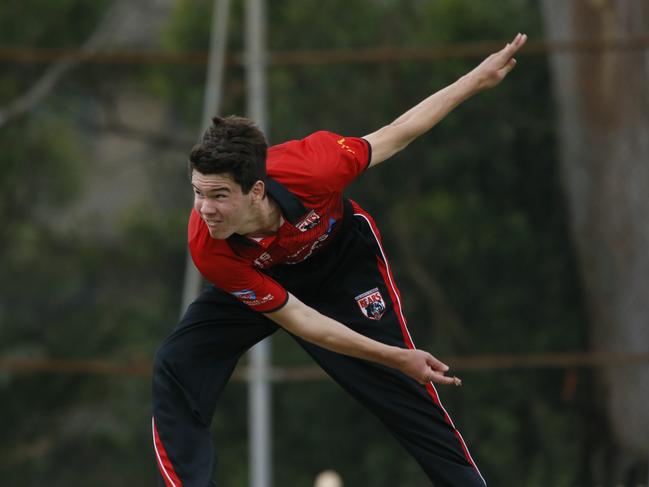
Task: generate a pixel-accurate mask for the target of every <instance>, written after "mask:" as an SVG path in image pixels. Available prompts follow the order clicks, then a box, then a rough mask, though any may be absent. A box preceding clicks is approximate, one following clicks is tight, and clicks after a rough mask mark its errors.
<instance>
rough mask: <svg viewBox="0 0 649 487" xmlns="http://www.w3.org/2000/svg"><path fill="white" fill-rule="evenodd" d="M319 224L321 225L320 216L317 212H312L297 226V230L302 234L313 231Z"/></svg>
mask: <svg viewBox="0 0 649 487" xmlns="http://www.w3.org/2000/svg"><path fill="white" fill-rule="evenodd" d="M318 223H320V215H318V214H317V213H316V212H315V210H311V211H310V212H309V214H308V215H307V216H305V217H304V219H303V220H302V221H301V222H299V223H298V224H297V225H295V228H297V229H298V230H299V231H300V232H306V231H307V230H311V229H312V228H313V227H315V226H316V225H317V224H318Z"/></svg>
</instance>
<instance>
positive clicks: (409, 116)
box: [368, 73, 479, 163]
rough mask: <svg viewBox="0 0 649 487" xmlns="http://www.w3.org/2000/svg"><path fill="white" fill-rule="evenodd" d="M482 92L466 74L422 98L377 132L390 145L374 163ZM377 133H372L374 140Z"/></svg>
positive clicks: (399, 148)
mask: <svg viewBox="0 0 649 487" xmlns="http://www.w3.org/2000/svg"><path fill="white" fill-rule="evenodd" d="M478 91H479V86H478V83H477V82H476V81H475V80H474V79H473V78H472V77H471V74H470V73H469V74H467V75H464V76H462V77H461V78H460V79H458V80H457V81H455V82H454V83H452V84H450V85H448V86H447V87H446V88H443V89H441V90H439V91H437V92H436V93H433V94H432V95H430V96H429V97H428V98H426V99H425V100H423V101H421V102H420V103H418V104H417V105H415V106H414V107H412V108H411V109H410V110H408V111H407V112H405V113H404V114H403V115H401V116H400V117H398V118H397V119H396V120H394V121H393V122H392V123H390V124H389V125H386V126H385V127H383V128H381V129H379V130H378V131H377V132H375V134H377V135H378V136H383V137H385V139H386V142H387V144H385V147H386V149H388V150H387V152H386V153H385V154H375V157H374V158H373V159H374V161H373V162H374V163H376V162H377V161H378V160H379V159H381V160H383V159H387V158H389V157H391V156H392V155H394V154H395V153H396V152H399V151H400V150H402V149H404V148H405V147H406V146H407V145H408V144H410V142H412V141H413V140H415V139H416V138H417V137H419V136H420V135H422V134H424V133H426V132H428V131H429V130H430V129H431V128H433V127H434V126H435V125H436V124H437V123H438V122H440V121H441V120H442V119H443V118H444V117H446V115H448V114H449V113H450V112H451V111H452V110H453V109H455V108H456V107H457V106H458V105H460V104H461V103H462V102H464V101H465V100H466V99H468V98H470V97H471V96H473V95H474V94H476V93H477V92H478ZM373 135H374V134H371V135H370V136H368V137H369V138H370V139H371V138H372V136H373Z"/></svg>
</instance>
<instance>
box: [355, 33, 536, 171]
mask: <svg viewBox="0 0 649 487" xmlns="http://www.w3.org/2000/svg"><path fill="white" fill-rule="evenodd" d="M526 40H527V36H525V35H522V34H518V35H517V36H516V37H515V38H514V40H513V41H512V43H510V44H507V45H506V46H505V47H504V48H503V49H502V50H500V51H498V52H497V53H494V54H492V55H491V56H489V57H488V58H487V59H485V60H484V61H483V62H482V63H481V64H480V65H479V66H477V67H476V68H475V69H473V70H472V71H470V72H469V73H467V74H466V75H464V76H462V77H461V78H460V79H458V80H457V81H456V82H455V83H452V84H451V85H449V86H447V87H446V88H443V89H441V90H439V91H437V92H436V93H434V94H432V95H430V96H429V97H428V98H426V99H425V100H423V101H421V102H420V103H418V104H417V105H415V106H414V107H413V108H411V109H410V110H408V111H407V112H405V113H404V114H403V115H401V116H400V117H398V118H397V119H396V120H394V121H393V122H392V123H390V124H388V125H386V126H385V127H382V128H380V129H379V130H377V131H376V132H373V133H371V134H369V135H366V136H365V137H364V138H365V139H366V140H367V141H368V142H369V143H370V145H371V146H372V160H371V161H370V166H375V165H376V164H378V163H380V162H382V161H384V160H386V159H388V158H390V157H392V156H393V155H394V154H396V153H397V152H399V151H401V150H403V149H404V148H405V147H406V146H407V145H408V144H410V142H412V141H413V140H415V139H416V138H417V137H419V136H420V135H422V134H424V133H425V132H427V131H429V130H430V129H431V128H433V127H434V126H435V125H436V124H437V123H438V122H440V121H441V120H442V119H443V118H444V117H446V115H448V114H449V113H450V112H451V111H452V110H453V109H454V108H455V107H457V106H458V105H459V104H460V103H462V102H463V101H465V100H466V99H467V98H470V97H471V96H472V95H474V94H476V93H478V92H479V91H482V90H483V89H487V88H492V87H494V86H496V85H497V84H498V83H500V82H501V81H502V80H503V78H504V77H505V76H506V75H507V73H509V71H511V70H512V69H513V68H514V66H515V65H516V60H515V59H514V58H513V55H514V54H515V53H516V52H517V51H518V49H520V48H521V47H522V46H523V45H524V44H525V41H526Z"/></svg>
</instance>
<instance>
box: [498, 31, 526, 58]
mask: <svg viewBox="0 0 649 487" xmlns="http://www.w3.org/2000/svg"><path fill="white" fill-rule="evenodd" d="M526 41H527V36H526V35H525V34H516V37H514V39H513V40H512V41H511V42H510V43H508V44H507V45H505V47H504V48H502V49H501V50H500V57H501V59H502V60H503V62H505V61H506V60H509V59H511V57H512V56H513V55H514V54H516V51H518V50H519V49H520V48H521V47H523V44H525V42H526Z"/></svg>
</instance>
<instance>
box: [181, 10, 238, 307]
mask: <svg viewBox="0 0 649 487" xmlns="http://www.w3.org/2000/svg"><path fill="white" fill-rule="evenodd" d="M229 16H230V0H214V7H213V9H212V27H211V30H210V50H209V54H208V61H207V79H206V81H205V97H204V99H203V116H202V118H201V135H202V133H203V131H204V130H205V129H206V128H207V127H208V126H209V125H210V120H211V119H212V117H213V116H215V115H217V114H218V113H219V111H220V106H221V98H222V92H223V73H224V72H225V52H226V46H227V39H228V18H229ZM200 287H201V276H200V274H199V273H198V271H197V270H196V267H195V266H194V262H193V261H192V258H191V256H190V255H189V252H188V253H187V257H186V260H185V280H184V284H183V296H182V302H181V306H180V314H181V316H182V314H183V313H184V312H185V310H186V309H187V307H188V306H189V305H190V304H191V302H192V301H193V300H194V298H195V297H196V296H197V295H198V292H199V290H200Z"/></svg>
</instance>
